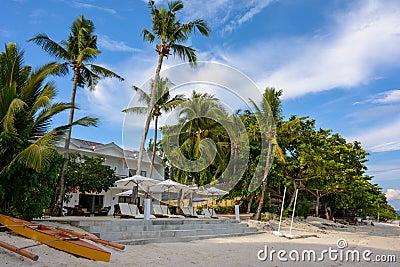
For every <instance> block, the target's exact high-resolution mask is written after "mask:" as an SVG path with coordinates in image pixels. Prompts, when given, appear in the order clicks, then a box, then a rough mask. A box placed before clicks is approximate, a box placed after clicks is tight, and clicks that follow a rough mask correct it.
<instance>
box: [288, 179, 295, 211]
mask: <svg viewBox="0 0 400 267" xmlns="http://www.w3.org/2000/svg"><path fill="white" fill-rule="evenodd" d="M296 190H297V184H296V181H295V180H293V194H292V196H291V197H290V202H289V205H288V207H291V206H292V205H293V202H294V199H295V196H296Z"/></svg>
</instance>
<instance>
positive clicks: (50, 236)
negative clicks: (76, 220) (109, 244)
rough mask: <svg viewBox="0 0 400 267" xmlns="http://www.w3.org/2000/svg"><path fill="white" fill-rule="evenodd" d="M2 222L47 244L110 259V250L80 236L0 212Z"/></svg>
mask: <svg viewBox="0 0 400 267" xmlns="http://www.w3.org/2000/svg"><path fill="white" fill-rule="evenodd" d="M0 223H1V224H2V225H4V226H5V227H7V228H8V229H10V230H12V231H14V232H15V233H17V234H20V235H22V236H25V237H27V238H30V239H33V240H36V241H39V242H40V243H42V244H45V245H47V246H50V247H53V248H56V249H59V250H62V251H65V252H68V253H71V254H74V255H77V256H81V257H84V258H88V259H92V260H96V261H105V262H109V261H110V256H111V253H110V252H108V251H106V250H104V249H102V248H100V247H97V246H95V245H93V244H91V243H89V242H86V241H84V240H81V239H80V238H79V237H78V236H75V235H71V234H68V233H66V232H62V231H58V230H56V229H52V228H49V227H46V226H43V225H39V224H35V223H32V222H28V221H24V220H21V219H17V218H13V217H10V216H7V215H3V214H0Z"/></svg>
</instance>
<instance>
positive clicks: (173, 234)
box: [70, 219, 258, 245]
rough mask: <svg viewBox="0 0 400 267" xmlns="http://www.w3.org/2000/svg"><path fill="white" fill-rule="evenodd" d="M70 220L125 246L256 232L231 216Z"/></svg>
mask: <svg viewBox="0 0 400 267" xmlns="http://www.w3.org/2000/svg"><path fill="white" fill-rule="evenodd" d="M70 223H71V224H72V225H74V226H77V227H80V228H82V229H84V230H86V231H88V232H90V233H93V234H95V235H96V236H97V237H99V238H101V239H105V240H109V241H114V242H117V243H120V244H124V245H139V244H147V243H163V242H185V241H192V240H199V239H206V238H217V237H232V236H241V235H249V234H256V233H258V232H257V229H256V228H250V227H248V225H247V224H246V223H238V222H237V221H235V220H230V219H156V220H149V221H145V220H135V219H118V220H102V221H99V220H98V221H96V220H94V221H90V220H82V221H74V222H70Z"/></svg>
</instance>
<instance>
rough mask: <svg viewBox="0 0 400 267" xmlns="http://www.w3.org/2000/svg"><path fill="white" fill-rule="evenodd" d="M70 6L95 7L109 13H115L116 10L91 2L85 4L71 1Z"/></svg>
mask: <svg viewBox="0 0 400 267" xmlns="http://www.w3.org/2000/svg"><path fill="white" fill-rule="evenodd" d="M72 6H73V7H75V8H87V9H97V10H100V11H105V12H107V13H110V14H112V15H114V14H116V13H117V11H115V10H114V9H112V8H106V7H101V6H96V5H91V4H85V3H81V2H72Z"/></svg>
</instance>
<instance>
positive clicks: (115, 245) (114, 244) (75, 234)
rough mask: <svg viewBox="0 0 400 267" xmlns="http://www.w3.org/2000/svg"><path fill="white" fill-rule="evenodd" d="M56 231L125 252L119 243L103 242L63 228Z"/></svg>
mask: <svg viewBox="0 0 400 267" xmlns="http://www.w3.org/2000/svg"><path fill="white" fill-rule="evenodd" d="M56 229H57V230H59V231H62V232H65V233H68V234H71V235H74V236H77V237H79V238H84V239H88V240H91V241H93V242H96V243H99V244H102V245H106V246H110V247H113V248H117V249H120V250H124V249H125V246H124V245H121V244H117V243H114V242H111V241H107V240H103V239H100V238H96V237H93V236H90V235H87V234H81V233H78V232H75V231H72V230H69V229H65V228H61V227H56Z"/></svg>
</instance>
